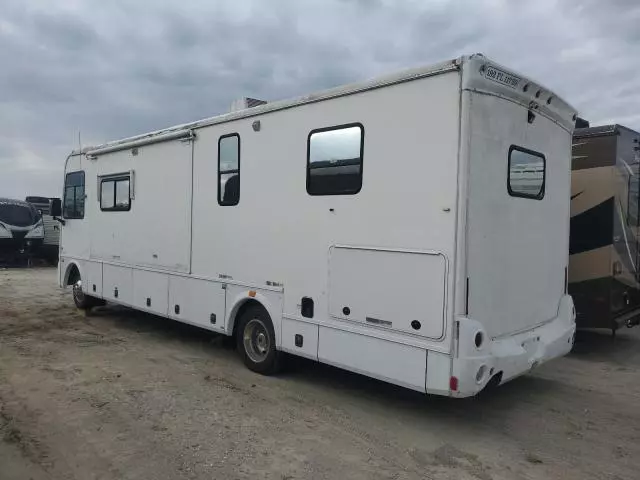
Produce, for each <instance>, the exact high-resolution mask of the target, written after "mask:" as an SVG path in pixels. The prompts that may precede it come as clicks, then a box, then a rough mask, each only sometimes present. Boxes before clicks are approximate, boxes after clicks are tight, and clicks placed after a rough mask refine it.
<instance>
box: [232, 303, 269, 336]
mask: <svg viewBox="0 0 640 480" xmlns="http://www.w3.org/2000/svg"><path fill="white" fill-rule="evenodd" d="M251 307H260V308H262V309H263V310H264V311H265V312H266V311H267V309H266V308H264V305H262V304H261V303H260V302H259V301H257V300H254V299H253V298H248V299H247V300H245V301H244V302H243V303H242V304H240V306H238V307H236V311H235V314H232V316H233V319H232V322H233V331H232V333H231V337H232V338H236V334H237V333H238V319H240V318H242V315H244V312H246V311H247V310H248V309H249V308H251ZM267 313H268V312H267Z"/></svg>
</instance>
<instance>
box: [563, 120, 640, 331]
mask: <svg viewBox="0 0 640 480" xmlns="http://www.w3.org/2000/svg"><path fill="white" fill-rule="evenodd" d="M639 161H640V133H638V132H636V131H634V130H631V129H629V128H626V127H623V126H621V125H605V126H600V127H591V128H578V129H576V130H575V133H574V136H573V160H572V165H571V170H572V172H571V234H570V241H569V254H570V257H569V275H568V276H569V293H570V294H571V295H572V296H573V300H574V303H575V307H576V313H577V316H576V323H577V326H578V328H610V329H611V330H612V332H613V333H615V331H616V330H617V329H618V328H619V327H620V326H622V325H627V326H629V327H630V326H633V325H636V324H638V322H639V321H640V283H639V281H640V272H639V269H638V264H639V262H640V247H639V240H640V236H639V227H640V218H639V217H640V215H639V213H638V204H639V201H638V195H639V193H638V192H639V189H638V176H639V173H640V171H639Z"/></svg>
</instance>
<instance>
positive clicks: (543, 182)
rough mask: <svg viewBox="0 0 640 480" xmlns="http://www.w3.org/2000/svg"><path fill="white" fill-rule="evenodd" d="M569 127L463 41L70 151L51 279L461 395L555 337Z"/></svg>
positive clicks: (250, 351) (547, 349) (83, 294)
mask: <svg viewBox="0 0 640 480" xmlns="http://www.w3.org/2000/svg"><path fill="white" fill-rule="evenodd" d="M574 121H575V112H574V110H573V109H572V108H571V107H570V106H569V105H567V104H566V103H565V102H564V101H563V100H562V99H560V98H558V97H557V96H556V95H555V94H554V93H552V92H551V91H549V90H548V89H546V88H544V87H542V86H540V85H539V84H537V83H535V82H533V81H531V80H529V79H527V78H525V77H523V76H522V75H520V74H517V73H514V72H512V71H510V70H508V69H506V68H504V67H502V66H499V65H497V64H495V63H493V62H491V61H490V60H488V59H487V58H486V57H484V56H482V55H479V54H478V55H472V56H469V57H462V58H459V59H456V60H452V61H447V62H443V63H440V64H438V65H434V66H431V67H427V68H419V69H414V70H410V71H406V72H403V73H400V74H396V75H392V76H388V77H384V78H381V79H377V80H374V81H370V82H366V83H360V84H356V85H349V86H345V87H340V88H335V89H332V90H328V91H324V92H320V93H316V94H312V95H309V96H306V97H302V98H298V99H294V100H288V101H280V102H274V103H267V104H264V105H258V106H255V107H251V108H245V109H242V110H238V111H233V112H231V113H228V114H225V115H221V116H218V117H213V118H209V119H205V120H201V121H197V122H193V123H190V124H185V125H180V126H176V127H172V128H168V129H165V130H161V131H156V132H152V133H149V134H146V135H140V136H136V137H131V138H127V139H124V140H120V141H116V142H111V143H107V144H105V145H100V146H97V147H91V148H84V149H82V150H81V151H74V152H73V153H72V154H71V155H70V156H69V157H68V158H67V161H66V164H65V187H64V201H63V210H64V215H63V217H64V219H63V222H64V226H63V231H62V248H61V256H60V264H59V273H60V279H59V281H60V285H62V286H71V285H72V286H73V287H74V289H73V290H74V299H75V302H76V304H77V305H78V306H79V307H81V308H88V307H91V306H93V305H95V304H97V303H98V302H103V301H109V302H115V303H118V304H122V305H126V306H129V307H132V308H135V309H138V310H144V311H147V312H151V313H154V314H157V315H160V316H164V317H168V318H171V319H174V320H178V321H181V322H185V323H189V324H192V325H197V326H199V327H202V328H205V329H208V330H212V331H215V332H220V333H222V334H225V335H232V336H234V337H235V338H236V339H237V344H238V348H239V350H240V353H241V355H242V356H243V358H244V361H245V364H246V365H247V366H248V367H249V368H251V369H252V370H254V371H258V372H262V373H270V372H273V371H275V370H276V368H277V366H278V364H279V359H280V358H281V354H282V353H283V352H287V353H290V354H294V355H300V356H303V357H307V358H310V359H313V360H317V361H320V362H324V363H327V364H331V365H335V366H338V367H341V368H344V369H348V370H351V371H354V372H359V373H362V374H365V375H369V376H371V377H375V378H379V379H382V380H385V381H388V382H391V383H394V384H398V385H402V386H405V387H408V388H411V389H415V390H418V391H421V392H427V393H435V394H442V395H449V396H454V397H464V396H470V395H474V394H476V393H478V392H479V391H481V390H482V389H483V388H485V387H486V386H487V385H497V384H499V383H502V382H505V381H507V380H509V379H511V378H514V377H516V376H518V375H521V374H524V373H526V372H528V371H530V370H531V369H532V368H534V367H535V366H536V365H538V364H540V363H542V362H545V361H547V360H550V359H553V358H555V357H559V356H561V355H564V354H566V353H567V352H569V350H570V349H571V347H572V343H573V337H574V330H575V323H574V318H575V314H574V308H573V303H572V301H571V298H570V297H569V296H568V295H567V291H566V289H567V285H566V284H567V263H568V251H569V250H568V243H569V197H570V162H571V133H572V130H573V125H574ZM528 166H530V167H531V168H527V167H528ZM512 171H517V172H516V173H514V177H515V178H512ZM523 171H526V182H523V179H522V173H521V172H523Z"/></svg>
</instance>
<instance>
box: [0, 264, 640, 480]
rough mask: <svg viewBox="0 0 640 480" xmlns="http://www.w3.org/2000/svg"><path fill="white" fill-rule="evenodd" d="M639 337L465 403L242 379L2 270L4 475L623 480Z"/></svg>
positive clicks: (192, 334)
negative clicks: (74, 305)
mask: <svg viewBox="0 0 640 480" xmlns="http://www.w3.org/2000/svg"><path fill="white" fill-rule="evenodd" d="M639 346H640V329H635V330H624V331H621V333H620V334H619V335H618V337H617V339H616V340H615V342H614V341H612V340H611V338H610V337H609V336H608V335H607V334H606V333H602V334H600V333H591V334H589V335H582V336H581V337H580V338H579V343H578V345H577V346H576V352H575V353H573V354H572V355H570V356H568V357H566V358H563V359H561V360H558V361H555V362H552V363H550V364H547V365H545V366H543V367H541V368H540V369H538V370H537V371H536V372H535V374H532V375H527V376H525V377H522V378H520V379H518V380H515V381H513V382H511V383H509V384H507V385H505V386H503V387H501V388H499V389H497V390H496V391H495V392H492V393H490V394H487V395H485V396H481V397H479V398H475V399H467V400H452V399H447V398H441V397H425V396H423V395H420V394H418V393H415V392H411V391H408V390H404V389H402V388H399V387H395V386H392V385H387V384H384V383H382V382H378V381H375V380H372V379H368V378H366V377H362V376H359V375H355V374H351V373H348V372H343V371H340V370H338V369H335V368H331V367H327V366H323V365H318V364H315V363H313V362H309V361H305V360H301V359H291V360H290V361H289V364H288V369H287V370H286V371H285V372H284V373H282V374H280V375H279V376H277V377H263V376H259V375H256V374H254V373H252V372H250V371H248V370H246V369H245V368H244V366H243V365H242V364H241V362H240V360H239V359H238V357H237V356H236V354H235V352H234V351H233V349H232V348H231V347H230V346H229V342H226V341H224V339H223V338H222V337H217V336H215V335H213V334H211V333H208V332H205V331H202V330H199V329H195V328H191V327H188V326H184V325H180V324H178V323H175V322H172V321H170V320H165V319H162V318H158V317H153V316H150V315H145V314H140V313H137V312H133V311H131V310H127V309H123V308H119V307H103V308H100V309H98V310H97V311H96V312H94V313H93V314H92V315H91V316H88V317H87V316H85V315H84V314H83V313H80V312H79V311H77V310H76V309H75V308H74V307H73V302H72V300H71V298H70V295H69V292H62V291H61V290H59V289H58V288H57V287H56V285H55V270H53V269H30V270H2V271H0V479H1V480H7V479H33V480H40V479H78V480H91V479H104V480H110V479H114V480H115V479H118V480H120V479H140V480H142V479H145V480H148V479H154V480H163V479H234V478H249V477H250V478H253V479H262V478H269V479H277V480H284V479H302V478H314V479H315V478H317V479H347V478H348V479H387V478H388V479H418V478H420V479H422V478H426V479H461V480H465V479H480V480H489V479H496V480H497V479H509V480H512V479H547V478H562V479H580V480H584V479H637V478H639V475H640V474H638V472H639V471H640V410H639V405H640V368H639V367H640V348H639Z"/></svg>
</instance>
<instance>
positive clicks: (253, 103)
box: [231, 97, 267, 112]
mask: <svg viewBox="0 0 640 480" xmlns="http://www.w3.org/2000/svg"><path fill="white" fill-rule="evenodd" d="M265 103H267V102H266V101H264V100H258V99H257V98H249V97H243V98H239V99H238V100H236V101H234V102H233V103H232V104H231V111H232V112H239V111H240V110H245V109H247V108H253V107H258V106H260V105H264V104H265Z"/></svg>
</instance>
